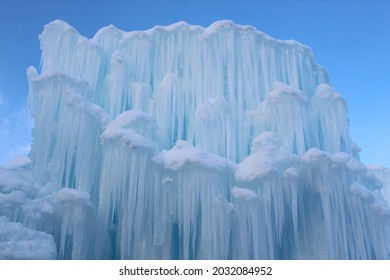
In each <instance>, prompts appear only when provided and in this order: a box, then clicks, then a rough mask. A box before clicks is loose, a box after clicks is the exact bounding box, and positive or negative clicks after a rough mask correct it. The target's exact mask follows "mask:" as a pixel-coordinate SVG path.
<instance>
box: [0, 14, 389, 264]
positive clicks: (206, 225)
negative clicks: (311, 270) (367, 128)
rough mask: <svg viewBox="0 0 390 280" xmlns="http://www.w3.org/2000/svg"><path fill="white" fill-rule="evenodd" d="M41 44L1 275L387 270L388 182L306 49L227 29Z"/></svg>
mask: <svg viewBox="0 0 390 280" xmlns="http://www.w3.org/2000/svg"><path fill="white" fill-rule="evenodd" d="M40 42H41V49H42V61H41V69H40V71H39V72H38V71H37V70H36V69H35V68H33V67H30V68H29V69H28V71H27V72H28V81H29V86H30V92H29V106H30V110H31V113H32V115H33V117H34V128H33V131H32V134H33V143H32V150H31V153H30V155H29V158H30V161H29V162H28V163H27V164H24V165H23V166H19V167H17V168H16V167H14V168H12V167H9V168H0V259H46V258H48V259H50V258H58V259H389V257H390V235H389V234H390V228H389V225H390V224H389V222H390V220H389V218H390V209H389V206H388V202H389V201H390V170H389V169H387V168H384V167H380V166H372V167H366V166H365V165H363V164H362V163H361V162H360V161H359V147H358V146H357V145H356V144H355V143H354V142H353V141H352V140H351V137H350V135H349V130H348V116H347V104H346V102H345V100H344V99H343V97H342V96H341V95H340V94H338V93H337V92H336V91H335V90H334V89H333V88H332V87H331V85H330V79H329V77H328V74H327V72H326V70H325V69H324V68H322V67H321V66H319V65H318V64H317V63H316V61H315V59H314V56H313V53H312V51H311V49H310V48H309V47H307V46H304V45H302V44H300V43H298V42H296V41H281V40H276V39H274V38H271V37H270V36H268V35H266V34H264V33H262V32H260V31H258V30H256V29H255V28H253V27H251V26H242V25H236V24H235V23H233V22H231V21H218V22H216V23H214V24H212V25H210V26H209V27H207V28H204V27H201V26H192V25H189V24H187V23H185V22H179V23H176V24H173V25H170V26H156V27H154V28H152V29H150V30H146V31H132V32H124V31H121V30H119V29H117V28H115V27H114V26H108V27H105V28H102V29H100V30H99V31H98V32H97V33H96V35H95V36H94V37H93V38H92V39H87V38H85V37H83V36H81V35H80V34H79V33H78V32H77V31H76V30H75V29H74V28H73V27H71V26H69V25H68V24H67V23H65V22H63V21H60V20H56V21H53V22H51V23H49V24H48V25H46V26H45V28H44V30H43V32H42V34H41V35H40Z"/></svg>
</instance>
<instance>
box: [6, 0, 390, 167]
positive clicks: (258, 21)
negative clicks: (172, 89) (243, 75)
mask: <svg viewBox="0 0 390 280" xmlns="http://www.w3.org/2000/svg"><path fill="white" fill-rule="evenodd" d="M389 15H390V1H388V0H241V1H239V0H181V1H180V0H128V1H125V0H89V1H88V0H0V38H1V39H0V50H1V51H0V164H1V163H4V162H5V161H6V160H8V159H10V158H11V157H14V156H16V155H18V154H20V153H25V152H26V151H28V147H29V143H30V141H31V139H30V133H29V130H30V128H31V125H32V122H31V120H29V119H28V118H27V113H26V110H25V105H26V99H27V93H28V84H27V79H26V68H27V67H28V66H30V65H33V66H35V67H36V68H39V62H40V49H39V41H38V35H39V34H40V33H41V31H42V30H43V26H44V25H45V24H46V23H49V22H50V21H52V20H54V19H62V20H65V21H66V22H68V23H69V24H70V25H72V26H73V27H75V28H76V29H77V30H78V31H79V32H80V33H81V34H82V35H84V36H86V37H88V38H91V37H92V36H93V35H94V34H95V33H96V31H97V30H98V29H100V28H101V27H103V26H106V25H109V24H114V25H115V26H116V27H118V28H120V29H122V30H125V31H130V30H143V29H148V28H151V27H153V26H155V25H169V24H172V23H174V22H177V21H181V20H184V21H187V22H188V23H190V24H198V25H202V26H208V25H210V24H211V23H213V22H214V21H216V20H221V19H231V20H233V21H235V22H236V23H237V24H245V25H246V24H248V25H252V26H254V27H256V28H257V29H259V30H261V31H263V32H265V33H267V34H269V35H271V36H272V37H275V38H277V39H295V40H297V41H300V42H301V43H303V44H306V45H308V46H310V47H311V48H312V49H313V52H314V54H315V56H316V59H317V62H318V63H319V64H321V65H323V66H324V67H325V68H326V69H327V70H328V72H329V74H330V77H331V80H332V84H333V87H334V88H335V89H336V90H337V91H338V92H339V93H341V94H342V95H343V96H344V98H345V99H346V101H347V103H348V104H349V119H350V133H351V136H352V138H353V139H354V141H355V142H356V143H357V144H358V145H359V146H360V147H361V148H362V152H361V160H362V161H363V162H364V163H366V164H374V163H376V164H381V165H384V166H387V167H390V145H389V142H390V75H389V74H390V16H389Z"/></svg>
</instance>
